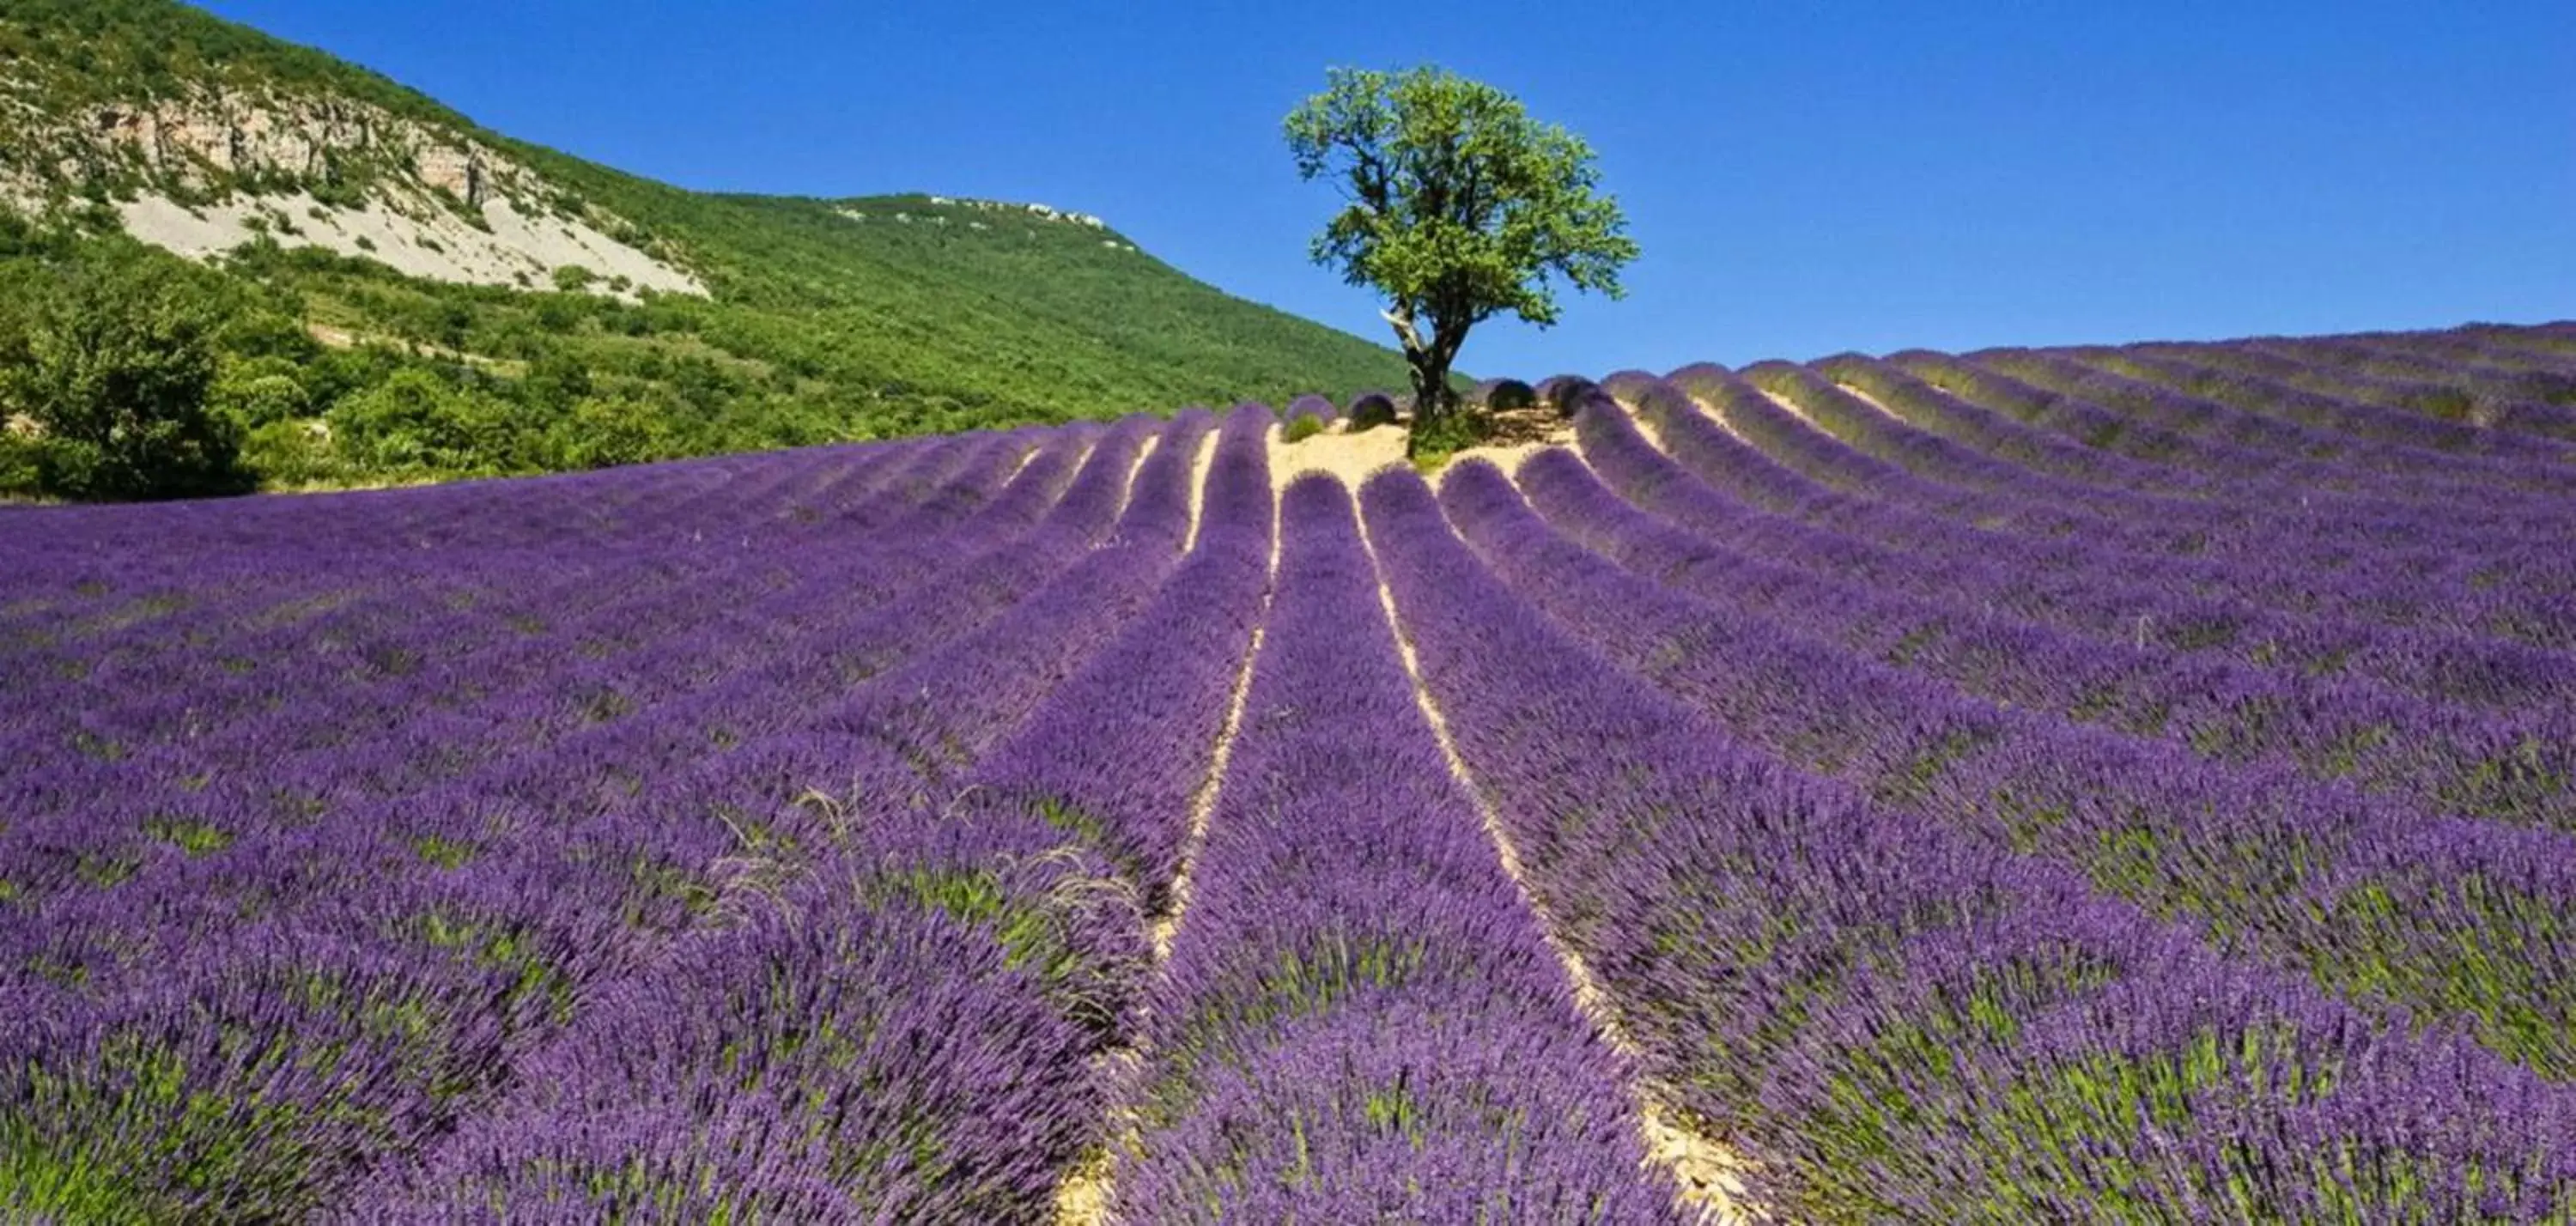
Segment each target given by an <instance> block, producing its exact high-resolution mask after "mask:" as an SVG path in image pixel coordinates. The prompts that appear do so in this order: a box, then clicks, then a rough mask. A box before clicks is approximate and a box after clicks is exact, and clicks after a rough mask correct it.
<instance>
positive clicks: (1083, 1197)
mask: <svg viewBox="0 0 2576 1226" xmlns="http://www.w3.org/2000/svg"><path fill="white" fill-rule="evenodd" d="M1273 438H1274V440H1275V439H1276V433H1275V431H1274V433H1273ZM1216 441H1217V432H1216V431H1209V432H1208V436H1207V439H1206V443H1205V445H1204V447H1203V449H1202V450H1201V451H1200V452H1199V455H1198V465H1197V475H1196V477H1195V478H1194V479H1193V480H1192V483H1191V487H1190V537H1191V540H1192V541H1193V542H1194V543H1195V541H1196V540H1197V537H1198V530H1199V512H1200V510H1201V508H1202V507H1204V506H1205V504H1206V488H1207V474H1208V470H1209V469H1210V468H1211V467H1212V466H1213V465H1214V464H1215V459H1216ZM1270 517H1271V518H1270V582H1269V583H1266V584H1264V585H1263V586H1262V591H1261V612H1260V613H1259V615H1258V616H1257V617H1256V619H1255V620H1254V622H1253V626H1252V638H1251V640H1250V641H1249V643H1248V644H1247V645H1246V647H1245V648H1244V652H1243V662H1242V663H1241V664H1240V665H1239V666H1238V667H1237V668H1236V669H1235V674H1234V688H1233V691H1232V692H1231V693H1229V694H1228V695H1227V696H1226V707H1225V724H1224V726H1223V727H1222V728H1220V729H1219V730H1218V732H1217V737H1216V749H1215V753H1214V755H1213V756H1212V757H1211V758H1210V759H1209V761H1208V773H1207V778H1206V779H1205V780H1204V781H1202V782H1201V783H1200V784H1199V790H1198V792H1197V794H1196V795H1194V796H1192V797H1191V798H1190V823H1189V831H1188V833H1187V834H1186V835H1184V836H1183V838H1182V842H1181V867H1180V871H1179V873H1177V874H1176V875H1175V876H1174V877H1173V878H1172V905H1171V909H1170V910H1169V911H1167V912H1166V913H1165V914H1163V915H1162V916H1160V917H1158V918H1156V919H1154V920H1153V921H1152V922H1151V926H1150V927H1149V928H1148V929H1147V933H1146V935H1147V937H1148V938H1149V939H1150V940H1151V941H1152V943H1153V948H1154V971H1155V973H1156V974H1157V975H1158V976H1159V975H1160V974H1161V972H1162V969H1163V966H1164V964H1165V963H1167V962H1169V961H1170V960H1171V956H1172V938H1173V937H1175V936H1177V935H1178V934H1179V932H1180V927H1181V917H1182V915H1183V914H1184V913H1185V912H1187V911H1188V909H1189V902H1190V879H1191V876H1192V870H1193V869H1194V868H1195V867H1196V866H1197V864H1198V859H1199V851H1200V849H1201V848H1204V847H1205V846H1207V832H1208V823H1209V821H1210V820H1211V819H1213V818H1214V817H1215V816H1216V802H1217V796H1218V794H1219V793H1221V792H1222V791H1223V790H1224V786H1225V774H1226V768H1227V766H1228V764H1230V763H1231V762H1232V761H1233V760H1234V743H1235V740H1236V738H1237V737H1238V736H1239V735H1240V734H1241V732H1242V730H1243V707H1244V702H1245V700H1246V699H1247V698H1248V697H1249V696H1250V695H1251V693H1252V668H1253V664H1254V662H1255V661H1257V660H1259V659H1260V658H1261V644H1262V640H1263V639H1264V638H1265V637H1267V636H1268V634H1269V633H1270V624H1269V623H1270V603H1271V591H1272V588H1273V587H1275V586H1276V585H1277V582H1278V578H1279V555H1280V552H1281V541H1280V539H1279V525H1280V519H1279V505H1278V502H1277V501H1276V500H1275V499H1274V500H1273V501H1272V503H1271V508H1270ZM1145 1057H1146V1051H1145V1050H1144V1048H1143V1047H1141V1046H1131V1047H1127V1048H1122V1049H1120V1050H1118V1051H1114V1052H1110V1053H1108V1054H1106V1055H1104V1056H1102V1057H1101V1060H1100V1064H1099V1065H1098V1066H1097V1069H1096V1072H1097V1073H1098V1074H1099V1075H1100V1076H1101V1077H1102V1078H1103V1080H1104V1081H1106V1082H1107V1083H1108V1084H1109V1085H1111V1086H1116V1087H1125V1086H1128V1085H1130V1084H1132V1083H1133V1081H1134V1080H1135V1079H1136V1078H1138V1077H1140V1076H1142V1075H1143V1067H1144V1061H1145ZM1119 1097H1121V1098H1122V1099H1123V1098H1124V1097H1125V1096H1124V1095H1123V1094H1121V1095H1120V1096H1119ZM1111 1110H1112V1120H1111V1127H1110V1141H1109V1144H1108V1145H1107V1147H1105V1148H1104V1149H1103V1150H1102V1151H1101V1152H1100V1154H1098V1155H1097V1156H1096V1157H1095V1158H1094V1159H1093V1160H1091V1161H1088V1162H1085V1163H1083V1164H1082V1165H1080V1166H1079V1167H1076V1168H1075V1169H1074V1170H1072V1171H1070V1172H1068V1173H1067V1174H1066V1176H1065V1180H1064V1182H1063V1183H1062V1184H1059V1185H1057V1187H1056V1198H1055V1226H1107V1224H1108V1223H1109V1222H1110V1221H1111V1218H1110V1213H1109V1210H1110V1205H1111V1204H1112V1203H1113V1202H1114V1201H1115V1199H1116V1195H1115V1193H1116V1189H1117V1176H1118V1166H1117V1163H1118V1156H1119V1155H1120V1154H1134V1153H1135V1152H1137V1148H1138V1143H1137V1128H1136V1123H1135V1118H1134V1114H1133V1109H1132V1108H1131V1107H1128V1106H1126V1105H1124V1104H1123V1103H1122V1104H1121V1105H1119V1106H1115V1107H1113V1108H1112V1109H1111Z"/></svg>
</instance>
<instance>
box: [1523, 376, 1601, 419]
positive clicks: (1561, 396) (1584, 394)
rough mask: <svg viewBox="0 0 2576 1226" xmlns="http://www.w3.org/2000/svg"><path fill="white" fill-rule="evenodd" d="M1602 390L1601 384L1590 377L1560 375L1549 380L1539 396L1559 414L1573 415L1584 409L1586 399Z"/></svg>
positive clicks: (1561, 415)
mask: <svg viewBox="0 0 2576 1226" xmlns="http://www.w3.org/2000/svg"><path fill="white" fill-rule="evenodd" d="M1600 391H1601V385H1600V384H1598V383H1594V382H1593V381H1592V380H1590V379H1584V378H1578V377H1576V376H1574V375H1559V376H1557V377H1556V378H1553V379H1550V380H1548V381H1547V383H1546V385H1545V386H1544V387H1543V388H1541V389H1540V390H1539V392H1538V396H1539V398H1540V399H1541V400H1544V401H1546V402H1547V407H1549V408H1551V409H1554V410H1556V413H1557V415H1558V416H1560V417H1572V416H1574V415H1575V414H1576V413H1578V412H1580V411H1582V408H1583V402H1584V401H1586V400H1589V399H1591V398H1592V397H1593V396H1594V395H1596V394H1598V393H1599V392H1600Z"/></svg>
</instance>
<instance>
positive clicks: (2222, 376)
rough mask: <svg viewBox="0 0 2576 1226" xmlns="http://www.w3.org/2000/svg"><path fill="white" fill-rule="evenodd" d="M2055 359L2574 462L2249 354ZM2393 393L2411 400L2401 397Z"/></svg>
mask: <svg viewBox="0 0 2576 1226" xmlns="http://www.w3.org/2000/svg"><path fill="white" fill-rule="evenodd" d="M2063 353H2064V354H2065V356H2067V357H2071V358H2073V359H2075V360H2076V361H2079V362H2082V363H2084V364H2086V365H2088V366H2092V367H2094V368H2096V369H2099V370H2107V371H2111V372H2113V373H2115V374H2122V375H2127V376H2129V377H2131V378H2135V379H2140V380H2144V381H2146V382H2150V383H2159V384H2163V385H2164V386H2166V387H2170V388H2173V389H2175V390H2176V391H2180V392H2183V393H2186V394H2188V395H2192V396H2199V397H2203V398H2206V399H2209V400H2215V401H2218V402H2220V403H2222V404H2229V405H2235V406H2237V407H2239V408H2243V409H2246V410H2249V411H2252V412H2258V413H2272V414H2276V415H2278V416H2281V417H2285V418H2288V419H2289V420H2292V421H2295V422H2298V423H2299V424H2301V425H2304V426H2309V427H2311V428H2314V429H2319V430H2328V431H2336V432H2340V433H2344V434H2350V435H2353V436H2355V437H2359V438H2365V439H2369V440H2372V441H2374V442H2382V443H2390V444H2395V445H2398V446H2403V447H2408V448H2415V449H2421V450H2426V451H2437V452H2441V453H2443V454H2445V455H2463V456H2478V457H2482V458H2490V459H2498V460H2510V461H2518V462H2521V463H2522V464H2524V465H2553V464H2554V465H2561V466H2563V465H2565V464H2567V463H2568V462H2570V461H2571V460H2576V449H2571V448H2570V447H2569V446H2568V445H2567V444H2566V443H2564V442H2561V441H2558V440H2555V439H2550V438H2546V437H2542V436H2539V435H2535V434H2525V433H2520V432H2518V431H2513V430H2504V429H2496V428H2493V427H2491V426H2486V425H2479V424H2473V423H2472V422H2470V421H2453V420H2446V419H2443V418H2439V417H2428V416H2426V415H2424V414H2421V413H2414V412H2408V411H2407V410H2404V409H2399V408H2391V407H2388V406H2387V404H2386V400H2387V399H2388V398H2389V397H2388V395H2386V394H2383V393H2382V392H2381V391H2380V389H2379V388H2377V387H2376V386H2374V385H2375V384H2377V383H2378V382H2379V381H2378V380H2376V379H2374V378H2372V377H2371V376H2367V375H2353V374H2349V373H2346V374H2341V375H2335V374H2328V373H2326V372H2317V371H2312V370H2311V369H2310V368H2308V367H2305V366H2302V365H2300V364H2299V363H2296V362H2292V361H2290V360H2288V359H2286V358H2277V357H2274V356H2273V355H2270V354H2265V353H2260V352H2256V351H2252V350H2247V349H2241V348H2227V349H2219V348H2212V349H2207V350H2182V349H2171V348H2165V347H2156V346H2143V345H2132V346H2125V347H2122V348H2117V349H2109V348H2101V349H2095V348H2085V349H2070V350H2065V351H2063ZM2319 375H2324V376H2325V377H2318V376H2319ZM2394 394H2395V395H2398V396H2404V395H2409V394H2413V393H2411V392H2409V391H2403V390H2401V391H2397V392H2395V393H2394ZM2453 394H2454V395H2461V396H2463V397H2465V395H2466V393H2457V392H2455V393H2453ZM2562 471H2563V469H2562Z"/></svg>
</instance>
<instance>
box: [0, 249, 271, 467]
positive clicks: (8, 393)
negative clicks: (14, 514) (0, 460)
mask: <svg viewBox="0 0 2576 1226" xmlns="http://www.w3.org/2000/svg"><path fill="white" fill-rule="evenodd" d="M33 280H34V282H35V284H34V285H33V286H32V287H27V288H23V289H22V293H23V295H24V296H23V298H22V301H23V303H24V306H23V307H22V308H21V309H20V310H19V311H17V312H15V313H14V314H13V315H12V316H11V317H10V318H8V319H0V418H7V419H10V421H9V426H10V429H11V432H12V433H13V434H15V435H18V436H19V437H20V439H21V440H22V441H21V442H20V443H18V444H17V445H18V446H21V447H25V448H27V449H30V450H32V451H33V452H34V455H35V463H34V465H33V468H34V471H35V477H36V484H37V488H38V490H39V491H40V492H42V493H45V494H50V495H54V496H56V497H65V498H182V497H189V496H195V495H205V494H221V493H234V492H239V491H240V490H242V489H244V488H246V487H247V484H248V482H247V481H246V479H245V478H244V476H243V474H242V472H241V470H240V466H239V463H238V461H239V456H240V449H241V428H240V424H239V423H238V422H236V421H235V420H233V419H232V418H231V417H230V416H228V415H226V414H224V413H221V412H217V411H216V410H215V409H214V408H213V407H211V406H210V405H209V403H208V395H209V393H210V392H211V391H212V390H213V388H214V386H215V377H216V369H217V367H216V333H217V330H218V327H219V324H220V320H219V312H218V311H217V309H216V307H215V304H214V303H213V302H212V300H211V299H210V298H209V297H208V295H207V294H206V293H205V292H204V291H203V290H201V289H200V288H199V287H197V286H196V285H195V284H193V283H192V282H191V281H190V280H189V279H188V278H187V277H186V276H185V275H184V273H182V272H181V271H179V270H175V269H173V268H171V267H169V265H167V264H165V263H163V262H160V261H156V260H151V259H140V258H135V257H134V256H132V255H131V254H129V253H125V252H121V251H114V250H110V251H104V252H92V253H88V254H85V255H83V256H82V257H81V258H80V259H78V260H76V261H74V262H72V263H71V264H69V265H67V266H63V267H60V268H57V269H48V270H45V271H43V272H41V273H39V274H38V275H37V276H36V277H34V278H33Z"/></svg>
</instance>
